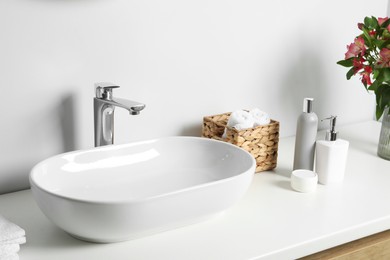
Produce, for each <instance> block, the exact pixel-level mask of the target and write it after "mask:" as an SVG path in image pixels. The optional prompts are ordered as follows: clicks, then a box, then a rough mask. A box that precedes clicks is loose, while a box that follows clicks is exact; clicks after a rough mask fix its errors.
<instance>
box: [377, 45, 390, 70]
mask: <svg viewBox="0 0 390 260" xmlns="http://www.w3.org/2000/svg"><path fill="white" fill-rule="evenodd" d="M379 57H380V58H379V61H378V65H379V66H381V67H382V68H385V67H390V50H389V49H387V48H383V49H382V50H381V51H380V52H379Z"/></svg>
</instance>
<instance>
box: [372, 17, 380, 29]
mask: <svg viewBox="0 0 390 260" xmlns="http://www.w3.org/2000/svg"><path fill="white" fill-rule="evenodd" d="M371 20H372V27H373V28H374V29H378V28H379V23H378V20H377V19H376V18H375V17H374V16H371Z"/></svg>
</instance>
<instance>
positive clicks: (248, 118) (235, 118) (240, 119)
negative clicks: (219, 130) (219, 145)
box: [222, 110, 254, 138]
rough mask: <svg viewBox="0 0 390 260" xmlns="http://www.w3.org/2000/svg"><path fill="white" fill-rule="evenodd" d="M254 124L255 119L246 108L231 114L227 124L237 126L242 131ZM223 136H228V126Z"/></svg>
mask: <svg viewBox="0 0 390 260" xmlns="http://www.w3.org/2000/svg"><path fill="white" fill-rule="evenodd" d="M253 125H254V119H253V117H252V115H251V114H250V113H249V112H247V111H244V110H237V111H234V112H232V113H231V114H230V117H229V120H228V122H227V125H226V126H228V127H232V128H235V129H236V130H238V131H240V130H243V129H247V128H252V127H253ZM222 138H226V128H225V131H224V133H223V135H222Z"/></svg>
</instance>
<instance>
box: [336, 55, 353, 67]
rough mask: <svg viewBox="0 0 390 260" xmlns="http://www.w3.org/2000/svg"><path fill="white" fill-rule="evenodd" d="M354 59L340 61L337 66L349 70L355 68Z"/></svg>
mask: <svg viewBox="0 0 390 260" xmlns="http://www.w3.org/2000/svg"><path fill="white" fill-rule="evenodd" d="M353 59H354V58H353V57H352V58H349V59H347V60H340V61H338V62H337V64H339V65H341V66H344V67H347V68H349V67H352V66H353Z"/></svg>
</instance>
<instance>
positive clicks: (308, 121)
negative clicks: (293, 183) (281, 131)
mask: <svg viewBox="0 0 390 260" xmlns="http://www.w3.org/2000/svg"><path fill="white" fill-rule="evenodd" d="M313 100H314V99H313V98H305V99H304V100H303V112H302V114H301V115H300V116H299V117H298V120H297V132H296V137H295V151H294V165H293V169H294V170H297V169H306V170H311V171H312V170H313V168H314V167H313V166H314V152H315V144H316V138H317V129H318V117H317V115H316V114H315V113H314V112H313Z"/></svg>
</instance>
